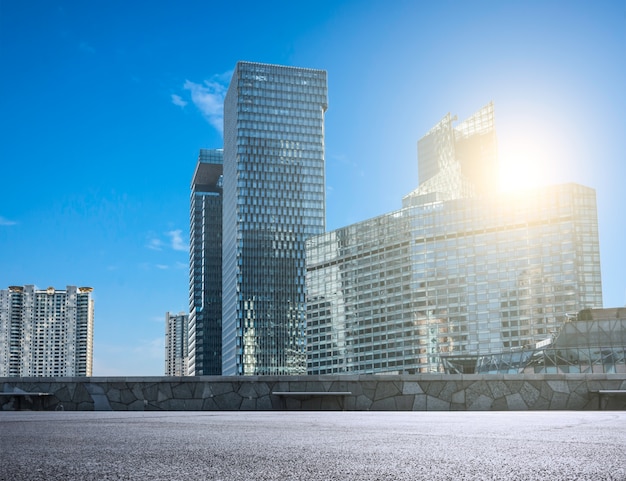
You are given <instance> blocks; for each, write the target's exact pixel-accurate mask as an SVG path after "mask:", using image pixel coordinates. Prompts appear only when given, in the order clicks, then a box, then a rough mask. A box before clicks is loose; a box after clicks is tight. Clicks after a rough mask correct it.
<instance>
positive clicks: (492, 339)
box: [307, 106, 602, 374]
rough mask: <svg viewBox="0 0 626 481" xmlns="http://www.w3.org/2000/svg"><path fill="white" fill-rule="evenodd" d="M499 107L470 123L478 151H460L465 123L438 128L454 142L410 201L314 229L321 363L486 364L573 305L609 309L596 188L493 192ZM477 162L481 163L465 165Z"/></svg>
mask: <svg viewBox="0 0 626 481" xmlns="http://www.w3.org/2000/svg"><path fill="white" fill-rule="evenodd" d="M488 111H491V112H492V106H488ZM483 113H484V112H483ZM487 113H488V112H487ZM480 116H481V115H479V117H480ZM474 117H475V116H474ZM486 118H487V122H485V123H483V127H482V128H481V129H474V128H473V127H472V128H471V129H468V131H469V132H474V133H475V135H478V137H475V138H472V136H471V134H470V135H465V134H464V137H463V142H467V144H466V146H468V145H469V146H472V147H471V148H469V147H468V148H466V147H463V148H462V149H459V148H458V145H457V146H455V149H449V148H448V147H449V146H450V145H452V144H451V139H453V138H454V136H451V135H448V134H449V133H450V132H454V131H455V130H454V129H448V130H447V132H448V134H446V135H445V136H444V140H445V141H442V142H439V140H437V141H436V142H433V141H432V138H430V139H429V138H428V137H429V136H432V135H433V131H431V132H429V134H427V137H426V141H425V143H426V144H430V145H435V144H437V145H439V146H444V147H446V146H447V147H446V148H439V147H438V148H437V149H426V148H424V149H425V150H426V152H427V154H426V160H425V161H426V162H427V163H429V164H431V165H443V166H444V167H442V168H441V169H439V171H438V172H434V173H433V174H432V175H430V176H427V178H426V180H425V181H424V182H423V183H422V184H420V186H419V187H418V189H417V190H416V191H415V192H413V193H411V194H409V195H407V196H405V197H404V199H403V208H402V209H400V210H398V211H396V212H392V213H389V214H386V215H383V216H380V217H376V218H374V219H370V220H367V221H364V222H360V223H357V224H354V225H351V226H347V227H344V228H341V229H337V230H335V231H332V232H328V233H325V234H323V235H320V236H316V237H314V238H312V239H310V240H309V242H308V243H307V270H308V274H307V291H308V298H307V309H308V312H307V320H308V323H307V340H308V346H307V365H308V372H309V373H310V374H330V373H345V372H348V373H350V372H353V373H382V372H387V373H391V372H399V373H421V372H442V371H443V370H444V368H443V363H442V358H443V357H447V358H448V359H449V360H450V361H452V358H454V365H455V366H456V369H458V370H459V371H460V372H472V371H473V370H474V369H475V364H476V362H477V359H479V358H481V355H482V356H485V355H488V354H491V353H501V352H503V351H514V350H519V349H524V348H525V346H529V345H533V346H534V345H535V344H536V343H538V342H543V341H545V340H547V339H549V338H550V336H552V335H553V334H554V332H556V331H557V330H558V329H560V327H561V325H562V323H563V322H564V321H565V320H566V319H567V316H568V315H569V314H571V313H576V312H578V311H580V310H582V309H585V308H597V307H601V306H602V286H601V278H600V253H599V241H598V221H597V211H596V198H595V192H594V190H593V189H590V188H588V187H583V186H580V185H575V184H567V185H559V186H551V187H543V188H539V189H534V190H530V191H521V192H516V193H510V194H497V193H489V192H493V191H494V190H495V189H494V188H491V187H490V184H489V182H492V181H493V180H494V179H493V178H491V170H492V167H493V163H492V162H493V152H494V150H493V148H494V147H495V136H494V135H492V134H491V133H490V131H493V116H492V114H489V115H487V116H486ZM489 118H490V119H489ZM472 122H473V121H472ZM445 123H446V124H448V120H447V119H446V121H445ZM490 124H491V125H490ZM465 127H467V125H465ZM437 135H438V134H437ZM446 139H447V140H446ZM457 142H458V139H457ZM421 143H422V147H423V146H424V143H423V142H421ZM476 145H479V147H475V146H476ZM459 151H461V152H462V153H463V154H462V157H456V154H455V152H456V153H458V152H459ZM420 152H421V153H423V152H424V150H420ZM437 152H439V153H440V154H441V155H443V156H444V157H446V159H444V160H445V162H444V161H442V162H441V163H439V164H438V163H437V159H436V155H437ZM453 154H454V155H453ZM422 160H423V159H422V157H421V156H420V158H419V161H420V162H422ZM483 162H484V163H485V164H486V165H487V166H489V169H486V168H483V166H482V165H481V163H483ZM464 165H470V166H472V167H471V169H470V170H469V171H470V172H472V173H471V174H467V175H465V174H463V175H459V174H460V173H462V172H463V169H464V167H463V166H464ZM424 170H428V169H427V168H426V167H421V168H420V172H423V171H424ZM434 170H437V169H434ZM446 172H447V173H449V174H450V175H449V176H446V175H445V174H446ZM485 178H487V179H490V178H491V180H488V181H485V180H484V179H485ZM459 181H462V182H459Z"/></svg>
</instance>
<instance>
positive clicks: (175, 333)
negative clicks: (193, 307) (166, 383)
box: [165, 312, 189, 376]
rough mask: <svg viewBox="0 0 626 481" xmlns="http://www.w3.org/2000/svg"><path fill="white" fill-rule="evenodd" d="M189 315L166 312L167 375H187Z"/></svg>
mask: <svg viewBox="0 0 626 481" xmlns="http://www.w3.org/2000/svg"><path fill="white" fill-rule="evenodd" d="M188 346H189V316H188V315H187V314H186V313H184V312H180V313H178V314H170V313H169V312H166V313H165V375H166V376H186V375H187V360H188V353H189V349H188Z"/></svg>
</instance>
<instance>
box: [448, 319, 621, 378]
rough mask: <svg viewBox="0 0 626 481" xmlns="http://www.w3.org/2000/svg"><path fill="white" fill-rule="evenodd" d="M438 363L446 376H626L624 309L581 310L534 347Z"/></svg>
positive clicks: (449, 359)
mask: <svg viewBox="0 0 626 481" xmlns="http://www.w3.org/2000/svg"><path fill="white" fill-rule="evenodd" d="M442 363H443V367H444V368H445V371H446V373H450V374H456V373H478V374H518V373H547V374H554V373H587V374H591V373H593V374H595V373H606V374H614V373H626V308H616V309H585V310H583V311H580V312H579V313H578V315H576V316H574V317H572V316H568V318H567V319H566V320H565V322H563V323H562V324H561V326H560V327H559V329H558V331H556V332H554V333H553V334H551V335H550V336H549V337H547V338H546V339H545V340H543V341H540V342H538V343H536V344H532V345H525V346H523V347H522V348H519V349H515V350H512V349H511V350H506V351H502V352H497V353H491V354H488V355H478V356H469V357H467V356H454V355H450V356H442Z"/></svg>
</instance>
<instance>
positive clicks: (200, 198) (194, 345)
mask: <svg viewBox="0 0 626 481" xmlns="http://www.w3.org/2000/svg"><path fill="white" fill-rule="evenodd" d="M223 156H224V154H223V151H222V150H221V149H217V150H209V149H202V150H200V154H199V156H198V163H197V165H196V170H195V173H194V175H193V180H192V182H191V199H190V205H191V207H190V216H189V217H190V226H189V232H190V242H189V343H188V351H189V354H188V374H189V375H191V376H201V375H220V374H221V373H222V178H223V177H222V170H223Z"/></svg>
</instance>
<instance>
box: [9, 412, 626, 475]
mask: <svg viewBox="0 0 626 481" xmlns="http://www.w3.org/2000/svg"><path fill="white" fill-rule="evenodd" d="M0 479H2V480H11V481H18V480H29V481H30V480H118V479H128V480H131V479H132V480H137V479H141V480H144V479H145V480H153V479H154V480H177V479H181V480H186V481H191V480H205V479H211V480H420V479H425V480H430V481H435V480H507V481H510V480H590V481H591V480H593V481H600V480H625V479H626V412H624V411H619V412H617V411H612V412H610V411H604V412H562V411H557V412H546V411H541V412H197V413H196V412H141V413H128V412H0Z"/></svg>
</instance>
